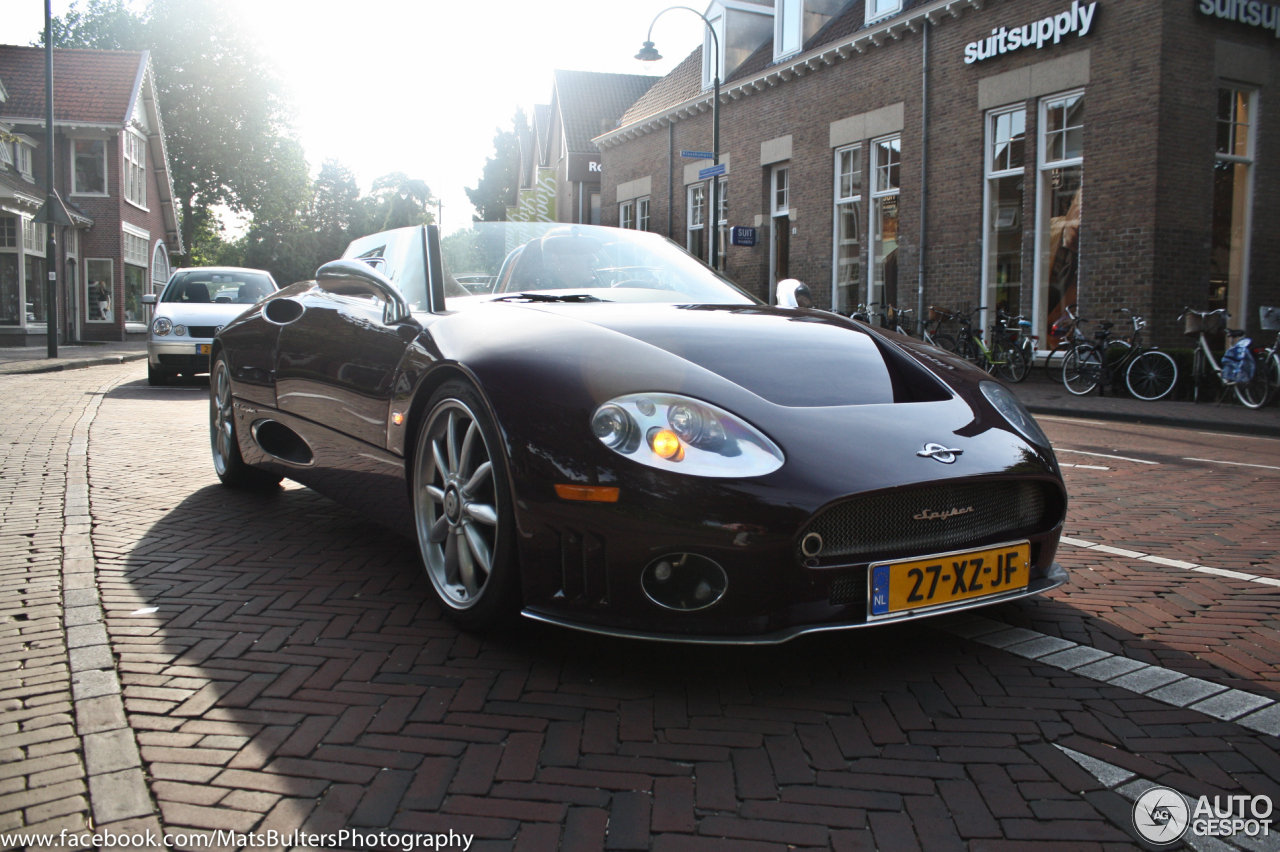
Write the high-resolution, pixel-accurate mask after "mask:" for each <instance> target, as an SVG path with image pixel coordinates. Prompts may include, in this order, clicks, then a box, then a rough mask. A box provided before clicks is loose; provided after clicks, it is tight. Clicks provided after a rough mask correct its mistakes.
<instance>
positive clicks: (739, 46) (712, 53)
mask: <svg viewBox="0 0 1280 852" xmlns="http://www.w3.org/2000/svg"><path fill="white" fill-rule="evenodd" d="M706 17H707V20H708V21H710V22H711V26H712V28H713V29H714V30H715V31H716V36H717V37H718V38H719V40H720V67H719V68H716V67H715V58H716V45H715V41H714V40H713V39H712V38H711V34H710V33H707V32H705V28H704V33H705V35H704V36H703V45H702V88H704V89H709V88H711V86H712V83H713V82H714V78H715V76H716V74H717V72H718V73H719V75H720V82H721V83H723V82H724V81H725V80H727V79H728V77H729V75H730V74H732V73H733V72H734V71H737V70H738V68H739V67H740V66H741V65H742V63H743V62H746V61H747V57H749V56H750V55H751V54H753V53H755V52H756V51H757V50H758V49H759V48H760V45H762V44H764V43H765V42H766V41H768V40H769V37H770V36H771V35H772V34H773V9H772V8H771V7H769V6H763V5H759V4H758V3H752V2H744V0H718V2H716V3H712V4H711V5H710V6H709V7H707V13H706Z"/></svg>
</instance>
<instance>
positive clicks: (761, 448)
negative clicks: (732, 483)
mask: <svg viewBox="0 0 1280 852" xmlns="http://www.w3.org/2000/svg"><path fill="white" fill-rule="evenodd" d="M591 431H592V433H593V434H594V435H595V436H596V437H597V438H598V439H600V442H601V443H602V444H604V445H605V446H606V447H608V448H609V449H611V450H613V451H614V452H616V453H618V454H619V455H623V456H626V457H627V458H629V459H632V460H634V461H638V462H640V463H641V464H645V465H648V466H649V467H656V468H660V469H662V470H673V471H678V472H680V473H687V474H690V475H692V476H717V477H744V476H764V475H765V474H766V473H772V472H773V471H775V470H777V469H778V468H780V467H782V463H783V462H784V461H785V458H784V457H783V455H782V450H780V449H779V448H778V445H777V444H775V443H773V441H771V440H769V439H768V438H767V437H765V435H764V433H762V432H761V431H760V430H759V429H757V428H755V427H754V426H752V425H751V424H750V423H747V422H746V421H744V420H743V419H741V418H740V417H736V416H735V415H733V414H730V413H729V412H727V411H725V410H724V409H722V408H717V407H716V406H714V405H709V404H707V403H705V402H701V401H699V400H696V399H690V398H688V397H684V396H676V395H675V394H665V393H637V394H628V395H627V396H620V397H618V398H616V399H611V400H609V401H608V402H606V403H604V404H603V405H601V406H600V407H599V408H597V409H596V410H595V413H594V414H592V415H591Z"/></svg>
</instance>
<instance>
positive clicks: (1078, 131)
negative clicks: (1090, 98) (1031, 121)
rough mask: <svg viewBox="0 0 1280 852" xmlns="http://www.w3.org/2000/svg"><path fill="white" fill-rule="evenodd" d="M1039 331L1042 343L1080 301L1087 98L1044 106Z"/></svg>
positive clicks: (1059, 98)
mask: <svg viewBox="0 0 1280 852" xmlns="http://www.w3.org/2000/svg"><path fill="white" fill-rule="evenodd" d="M1040 128H1041V129H1040V143H1039V145H1038V149H1039V160H1040V162H1039V169H1038V171H1039V186H1038V187H1037V192H1038V207H1039V211H1038V228H1039V239H1038V240H1037V245H1038V246H1039V252H1040V253H1039V256H1038V257H1037V258H1036V285H1037V286H1036V294H1035V306H1036V307H1035V329H1036V333H1037V334H1039V335H1040V339H1041V340H1044V339H1045V333H1046V330H1047V329H1048V328H1050V327H1051V326H1052V325H1053V323H1054V322H1056V321H1057V320H1058V318H1059V317H1061V316H1062V313H1063V309H1064V308H1065V307H1066V306H1067V305H1070V304H1073V303H1075V302H1076V301H1077V300H1078V298H1079V281H1080V211H1081V204H1082V187H1083V185H1084V94H1083V93H1082V92H1073V93H1070V94H1065V95H1054V96H1052V97H1048V98H1043V99H1042V100H1041V101H1040Z"/></svg>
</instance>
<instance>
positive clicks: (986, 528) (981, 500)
mask: <svg viewBox="0 0 1280 852" xmlns="http://www.w3.org/2000/svg"><path fill="white" fill-rule="evenodd" d="M1051 489H1052V486H1050V485H1048V484H1047V483H1041V482H999V483H986V482H973V481H967V482H959V483H954V484H946V485H933V486H929V487H927V488H917V489H912V490H909V491H899V492H895V493H891V494H877V495H869V496H866V497H854V498H853V499H851V500H846V501H844V502H843V503H837V504H836V505H834V506H831V507H829V508H828V509H826V510H824V511H822V512H820V513H819V514H818V515H816V516H815V517H814V518H813V520H812V521H810V522H809V524H808V526H806V527H805V529H804V531H803V532H802V533H801V535H800V540H801V541H803V540H804V539H805V536H807V535H809V534H811V533H817V534H818V535H820V536H821V537H822V549H821V550H820V551H818V552H817V553H816V554H815V555H816V558H817V560H818V563H819V564H823V563H826V564H830V563H831V562H832V561H833V560H834V559H835V558H836V557H839V558H840V559H839V561H842V562H848V561H851V559H850V558H851V557H867V558H876V559H880V558H885V557H891V556H898V555H908V554H915V553H919V554H925V553H934V552H938V551H945V550H958V549H960V548H963V547H967V546H970V545H974V544H976V543H981V542H983V541H984V540H988V539H995V538H1001V537H1012V536H1017V535H1027V534H1030V533H1033V532H1037V531H1040V530H1043V529H1047V528H1048V527H1050V526H1052V525H1053V523H1054V522H1055V521H1056V518H1051V517H1049V515H1050V512H1051V511H1052V510H1054V509H1055V507H1056V506H1057V503H1058V502H1059V501H1058V500H1057V499H1056V498H1055V495H1053V494H1052V493H1051ZM969 509H972V511H967V510H969ZM953 510H959V513H958V514H951V512H952V511H953ZM942 514H947V515H948V517H945V518H944V517H932V516H933V515H942ZM919 516H923V517H919ZM810 541H812V540H810ZM812 549H813V548H812V546H810V551H811V552H812ZM796 555H797V558H799V559H800V560H801V561H804V560H805V559H806V558H807V557H806V556H805V554H804V553H802V552H800V550H799V548H797V550H796Z"/></svg>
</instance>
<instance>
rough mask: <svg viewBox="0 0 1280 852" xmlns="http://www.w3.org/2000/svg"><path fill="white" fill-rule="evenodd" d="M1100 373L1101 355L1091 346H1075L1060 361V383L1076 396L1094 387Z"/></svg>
mask: <svg viewBox="0 0 1280 852" xmlns="http://www.w3.org/2000/svg"><path fill="white" fill-rule="evenodd" d="M1101 375H1102V355H1101V353H1099V352H1098V350H1097V349H1094V348H1093V347H1092V346H1077V347H1076V348H1075V349H1073V350H1071V351H1070V352H1068V353H1067V357H1066V359H1065V360H1064V361H1063V362H1062V383H1063V384H1064V385H1066V388H1067V390H1069V391H1071V392H1072V393H1073V394H1075V395H1076V396H1084V395H1085V394H1087V393H1089V392H1090V391H1092V390H1093V389H1094V388H1096V387H1097V386H1098V380H1099V378H1100V377H1101Z"/></svg>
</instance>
